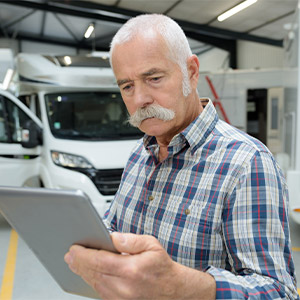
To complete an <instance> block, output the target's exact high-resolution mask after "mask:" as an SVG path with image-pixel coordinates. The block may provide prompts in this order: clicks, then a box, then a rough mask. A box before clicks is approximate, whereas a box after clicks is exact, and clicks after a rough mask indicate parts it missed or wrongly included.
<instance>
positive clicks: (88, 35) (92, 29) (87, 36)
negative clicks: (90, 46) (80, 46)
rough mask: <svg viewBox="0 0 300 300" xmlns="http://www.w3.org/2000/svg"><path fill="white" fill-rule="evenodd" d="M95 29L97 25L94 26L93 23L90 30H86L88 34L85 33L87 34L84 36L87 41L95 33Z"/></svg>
mask: <svg viewBox="0 0 300 300" xmlns="http://www.w3.org/2000/svg"><path fill="white" fill-rule="evenodd" d="M94 29H95V24H94V23H91V24H90V25H89V27H88V29H87V30H86V32H85V34H84V37H85V38H86V39H88V38H89V37H90V36H91V34H92V33H93V31H94Z"/></svg>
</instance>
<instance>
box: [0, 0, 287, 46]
mask: <svg viewBox="0 0 300 300" xmlns="http://www.w3.org/2000/svg"><path fill="white" fill-rule="evenodd" d="M3 2H5V3H6V4H9V5H14V6H22V7H27V8H32V9H38V10H42V11H49V12H54V13H61V14H66V15H71V16H77V17H82V18H88V19H94V20H101V21H107V22H113V23H118V24H123V23H125V22H126V21H127V20H128V19H129V18H130V17H134V16H137V15H139V14H142V13H144V12H141V11H133V10H128V9H123V8H119V7H115V6H108V5H104V4H98V3H94V2H88V1H72V0H69V1H68V2H67V3H68V5H66V4H64V3H62V2H61V1H52V2H48V3H38V2H32V1H26V0H23V1H9V0H6V1H2V3H3ZM95 11H97V13H96V12H95ZM101 11H102V12H101ZM105 12H109V13H112V14H110V15H109V14H105ZM175 21H177V22H178V23H179V25H180V26H181V27H182V28H183V30H184V31H190V32H191V31H192V32H195V33H198V34H201V35H206V36H212V37H215V38H222V39H229V40H246V41H252V42H257V43H263V44H268V45H272V46H277V47H282V46H283V41H282V40H276V39H269V38H265V37H259V36H255V35H251V34H249V33H243V32H236V31H231V30H226V29H221V28H216V27H211V26H208V25H203V24H196V23H192V22H187V21H182V20H175Z"/></svg>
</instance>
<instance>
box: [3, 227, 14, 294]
mask: <svg viewBox="0 0 300 300" xmlns="http://www.w3.org/2000/svg"><path fill="white" fill-rule="evenodd" d="M17 247H18V234H17V233H16V232H15V230H13V229H12V230H11V234H10V240H9V246H8V251H7V257H6V264H5V269H4V273H3V278H2V285H1V291H0V300H10V299H12V292H13V287H14V277H15V267H16V258H17Z"/></svg>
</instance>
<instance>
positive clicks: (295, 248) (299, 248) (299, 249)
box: [292, 247, 300, 251]
mask: <svg viewBox="0 0 300 300" xmlns="http://www.w3.org/2000/svg"><path fill="white" fill-rule="evenodd" d="M292 251H300V247H292Z"/></svg>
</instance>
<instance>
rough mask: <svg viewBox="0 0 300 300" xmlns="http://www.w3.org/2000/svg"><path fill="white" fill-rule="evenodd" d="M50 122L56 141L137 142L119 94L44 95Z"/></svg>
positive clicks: (139, 132)
mask: <svg viewBox="0 0 300 300" xmlns="http://www.w3.org/2000/svg"><path fill="white" fill-rule="evenodd" d="M45 101H46V107H47V113H48V120H49V124H50V129H51V132H52V134H53V135H54V136H55V137H56V138H61V139H73V140H116V139H136V138H140V137H142V136H143V133H142V132H141V131H140V130H138V129H137V128H134V127H132V126H131V125H129V124H128V122H127V119H128V113H127V109H126V106H125V105H124V103H123V100H122V98H121V95H120V93H117V92H116V93H112V92H82V93H81V92H80V93H56V94H47V95H45Z"/></svg>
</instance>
